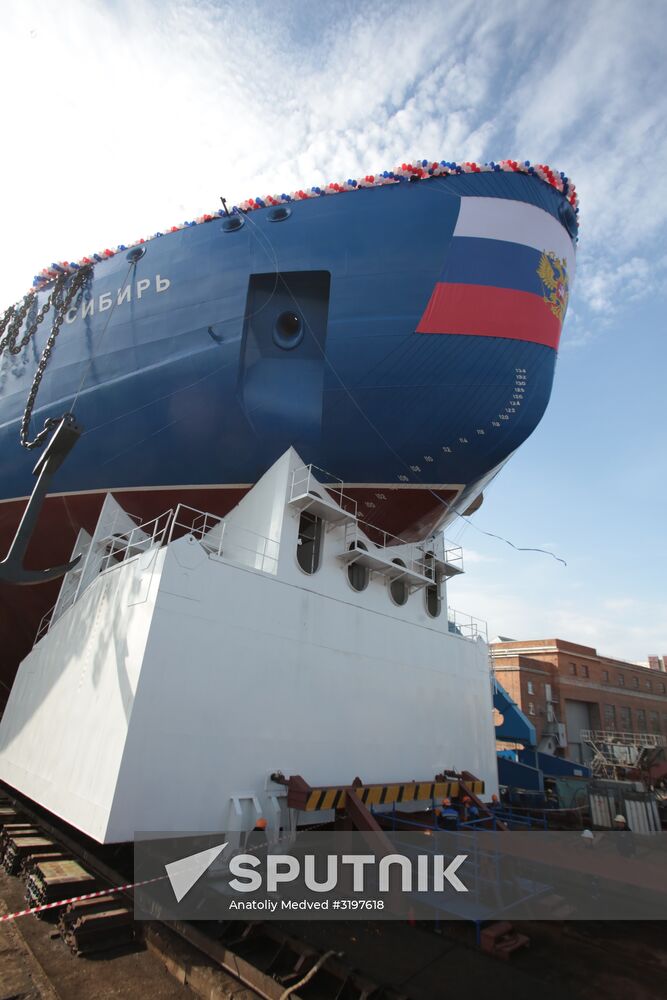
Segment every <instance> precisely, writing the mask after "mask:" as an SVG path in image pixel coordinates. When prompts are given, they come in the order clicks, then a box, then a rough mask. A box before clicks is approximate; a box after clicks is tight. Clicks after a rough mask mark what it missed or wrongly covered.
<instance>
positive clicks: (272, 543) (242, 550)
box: [167, 504, 280, 575]
mask: <svg viewBox="0 0 667 1000" xmlns="http://www.w3.org/2000/svg"><path fill="white" fill-rule="evenodd" d="M184 535H192V537H193V538H196V539H197V541H198V542H200V543H201V545H202V546H203V548H204V549H205V550H206V551H207V552H208V554H209V555H211V556H214V557H215V558H217V559H221V560H224V561H226V562H232V563H235V564H237V565H241V566H248V567H250V568H251V569H257V570H260V572H262V573H271V574H272V575H275V574H276V573H277V571H278V556H279V553H280V542H279V541H278V540H277V539H275V538H269V537H268V536H267V535H261V534H259V532H256V531H252V530H251V529H250V528H244V527H243V525H240V524H236V523H235V522H234V521H228V520H227V521H226V520H225V519H224V518H221V517H217V516H216V515H215V514H209V513H207V512H206V511H203V510H197V509H196V508H195V507H188V506H187V505H186V504H179V505H178V507H177V508H176V511H175V512H174V515H173V518H172V521H171V525H170V529H169V534H168V537H167V544H169V543H170V542H171V541H173V540H175V539H176V538H181V537H183V536H184Z"/></svg>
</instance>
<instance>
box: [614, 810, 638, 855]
mask: <svg viewBox="0 0 667 1000" xmlns="http://www.w3.org/2000/svg"><path fill="white" fill-rule="evenodd" d="M613 831H614V840H613V843H614V846H615V847H616V850H617V851H618V853H619V854H620V855H622V857H624V858H632V857H634V856H635V854H636V853H637V845H636V844H635V838H634V835H633V834H632V832H631V831H630V830H628V821H627V819H626V818H625V816H624V815H623V814H622V813H618V814H617V815H616V816H614V825H613Z"/></svg>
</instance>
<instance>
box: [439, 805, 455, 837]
mask: <svg viewBox="0 0 667 1000" xmlns="http://www.w3.org/2000/svg"><path fill="white" fill-rule="evenodd" d="M458 820H459V814H458V813H457V811H456V809H453V808H452V800H451V799H449V798H444V799H443V800H442V809H441V812H440V826H441V827H443V828H444V829H445V830H456V828H457V827H458V825H459V823H458Z"/></svg>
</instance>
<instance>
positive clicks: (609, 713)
mask: <svg viewBox="0 0 667 1000" xmlns="http://www.w3.org/2000/svg"><path fill="white" fill-rule="evenodd" d="M604 728H605V729H616V709H615V708H614V706H613V705H605V706H604Z"/></svg>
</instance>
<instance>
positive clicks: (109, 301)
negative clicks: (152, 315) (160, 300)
mask: <svg viewBox="0 0 667 1000" xmlns="http://www.w3.org/2000/svg"><path fill="white" fill-rule="evenodd" d="M170 285H171V280H170V279H169V278H163V277H162V276H161V275H160V274H156V275H155V284H154V286H153V282H152V281H151V279H150V278H140V279H139V280H138V281H135V282H129V283H128V284H127V285H124V286H123V287H122V288H119V289H118V290H117V292H116V295H115V298H114V294H113V292H102V294H101V295H98V296H97V298H95V297H94V296H91V298H90V299H88V300H85V299H84V301H83V303H81V304H80V305H81V318H82V319H85V318H86V317H87V316H93V315H94V314H95V304H96V303H97V312H106V310H107V309H111V308H112V306H114V305H117V306H119V305H122V303H123V302H131V301H132V299H133V298H135V299H141V298H142V297H143V296H144V295H145V294H147V293H153V287H155V293H154V294H157V295H159V294H160V293H161V292H166V291H167V289H168V288H169V286H170ZM78 313H79V305H76V306H72V308H71V309H69V310H68V312H67V315H66V316H65V322H66V323H73V322H74V320H75V319H76V318H77V315H78Z"/></svg>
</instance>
